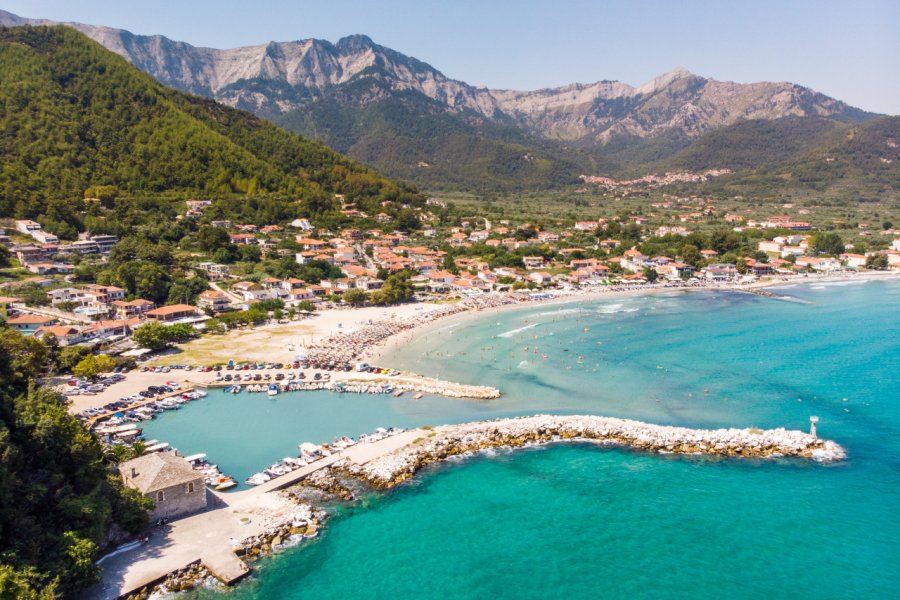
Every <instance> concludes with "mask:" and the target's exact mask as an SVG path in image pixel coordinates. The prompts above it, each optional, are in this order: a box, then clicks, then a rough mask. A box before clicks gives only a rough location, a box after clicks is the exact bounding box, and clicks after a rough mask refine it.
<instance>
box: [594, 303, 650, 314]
mask: <svg viewBox="0 0 900 600" xmlns="http://www.w3.org/2000/svg"><path fill="white" fill-rule="evenodd" d="M624 306H625V305H624V304H610V305H608V306H603V307H601V308H599V309H598V310H597V313H598V314H601V315H614V314H616V313H632V312H637V311H639V310H640V309H639V308H623V307H624Z"/></svg>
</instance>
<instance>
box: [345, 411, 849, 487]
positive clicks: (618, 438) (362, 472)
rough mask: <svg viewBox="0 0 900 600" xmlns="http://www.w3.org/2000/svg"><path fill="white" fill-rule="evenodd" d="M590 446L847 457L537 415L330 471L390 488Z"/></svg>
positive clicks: (759, 438)
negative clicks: (458, 468) (478, 464)
mask: <svg viewBox="0 0 900 600" xmlns="http://www.w3.org/2000/svg"><path fill="white" fill-rule="evenodd" d="M567 440H568V441H594V442H602V443H608V444H615V445H621V446H627V447H631V448H635V449H638V450H644V451H648V452H661V453H672V454H705V455H712V456H724V457H760V458H766V457H772V458H774V457H796V458H803V459H811V460H817V461H823V462H824V461H836V460H841V459H843V458H845V457H846V452H845V451H844V449H843V448H842V447H841V446H840V445H838V444H837V443H835V442H833V441H830V440H823V439H820V438H817V437H815V436H812V435H810V434H808V433H804V432H802V431H791V430H786V429H766V430H762V429H688V428H685V427H668V426H661V425H652V424H649V423H642V422H640V421H631V420H627V419H614V418H608V417H599V416H551V415H537V416H533V417H520V418H515V419H499V420H495V421H482V422H477V423H469V424H465V425H447V426H443V427H440V428H437V429H435V430H432V431H430V432H428V433H427V434H426V435H425V436H423V437H421V438H419V439H417V440H415V441H414V442H413V443H411V444H409V445H407V446H404V447H403V448H400V449H398V450H395V451H394V452H391V453H389V454H385V455H383V456H379V457H376V458H374V459H373V460H371V461H369V462H367V463H365V464H362V465H359V464H352V463H349V462H345V463H338V464H337V465H335V468H339V469H342V470H344V471H345V472H347V473H349V474H351V475H354V476H356V477H359V478H361V479H364V480H366V481H367V482H368V483H369V484H371V485H372V486H374V487H376V488H380V489H384V488H390V487H392V486H394V485H396V484H398V483H401V482H403V481H406V480H407V479H409V478H410V477H412V476H413V475H414V474H415V473H416V471H418V470H419V469H421V468H422V467H424V466H426V465H428V464H431V463H435V462H439V461H442V460H445V459H447V458H449V457H451V456H457V455H460V454H464V453H466V452H475V451H478V450H485V449H488V448H496V447H500V446H506V447H521V446H525V445H530V444H546V443H552V442H560V441H567Z"/></svg>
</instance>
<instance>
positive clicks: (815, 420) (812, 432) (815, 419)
mask: <svg viewBox="0 0 900 600" xmlns="http://www.w3.org/2000/svg"><path fill="white" fill-rule="evenodd" d="M818 422H819V417H816V416H812V417H810V418H809V435H811V436H813V437H816V423H818Z"/></svg>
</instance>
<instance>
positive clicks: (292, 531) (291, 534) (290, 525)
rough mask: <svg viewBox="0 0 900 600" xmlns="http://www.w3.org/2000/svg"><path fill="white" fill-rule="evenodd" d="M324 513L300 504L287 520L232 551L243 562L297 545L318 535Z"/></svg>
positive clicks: (245, 540) (233, 548) (270, 527)
mask: <svg viewBox="0 0 900 600" xmlns="http://www.w3.org/2000/svg"><path fill="white" fill-rule="evenodd" d="M325 516H326V514H325V512H324V511H321V510H316V509H315V508H313V507H312V506H309V505H306V504H301V505H299V506H298V507H297V508H296V510H295V512H294V513H293V514H292V515H291V516H290V517H288V518H286V519H283V520H281V521H279V522H277V523H275V524H274V525H271V526H269V527H268V528H267V529H266V530H265V531H264V532H262V533H260V534H259V535H255V536H251V537H249V538H246V539H244V540H243V541H241V542H240V543H238V544H236V545H234V546H232V548H231V549H232V551H233V552H234V553H235V554H236V555H237V556H239V557H242V558H243V559H244V560H247V559H253V558H256V557H259V556H260V555H263V556H264V555H266V554H270V553H272V552H275V551H277V550H278V549H279V548H282V547H287V546H291V545H295V544H298V543H299V542H300V541H302V540H303V539H305V538H313V537H316V535H318V532H319V526H320V525H321V523H322V522H323V521H324V519H325Z"/></svg>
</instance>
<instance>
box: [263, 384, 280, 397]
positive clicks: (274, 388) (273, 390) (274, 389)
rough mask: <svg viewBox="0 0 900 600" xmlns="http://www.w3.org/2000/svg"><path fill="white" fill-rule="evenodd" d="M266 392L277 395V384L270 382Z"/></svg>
mask: <svg viewBox="0 0 900 600" xmlns="http://www.w3.org/2000/svg"><path fill="white" fill-rule="evenodd" d="M266 393H267V394H269V395H270V396H277V395H278V384H276V383H270V384H269V389H268V391H267V392H266Z"/></svg>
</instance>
